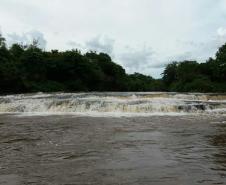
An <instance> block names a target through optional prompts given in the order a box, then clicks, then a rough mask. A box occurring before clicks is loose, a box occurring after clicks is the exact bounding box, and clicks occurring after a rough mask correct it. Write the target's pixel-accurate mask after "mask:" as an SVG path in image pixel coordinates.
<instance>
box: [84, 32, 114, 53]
mask: <svg viewBox="0 0 226 185" xmlns="http://www.w3.org/2000/svg"><path fill="white" fill-rule="evenodd" d="M114 43H115V40H114V39H111V38H109V37H106V36H97V37H95V38H93V39H91V40H89V41H87V42H86V43H85V46H86V47H87V48H88V49H89V50H92V51H97V52H103V53H108V54H110V55H112V54H113V50H114Z"/></svg>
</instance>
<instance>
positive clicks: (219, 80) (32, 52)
mask: <svg viewBox="0 0 226 185" xmlns="http://www.w3.org/2000/svg"><path fill="white" fill-rule="evenodd" d="M140 62H142V61H140ZM40 91H42V92H56V91H64V92H77V91H179V92H226V45H223V46H222V47H221V48H220V49H219V50H218V52H217V54H216V57H215V59H213V58H210V59H209V60H208V61H206V63H198V62H197V61H182V62H172V63H170V64H168V65H167V66H166V68H165V70H164V72H163V74H162V79H154V78H152V77H151V76H146V75H143V74H139V73H134V74H126V72H125V70H124V69H123V68H122V67H121V66H120V65H118V64H116V63H114V62H113V61H112V59H111V58H110V56H109V55H108V54H105V53H96V52H87V53H85V54H82V53H81V52H80V51H79V50H77V49H76V50H70V51H64V52H61V51H58V50H51V51H44V50H42V49H40V48H39V47H38V43H37V42H36V41H34V42H33V43H32V44H30V45H22V44H13V45H12V46H10V47H7V46H6V42H5V39H4V38H3V37H2V36H1V35H0V93H1V94H8V93H27V92H40Z"/></svg>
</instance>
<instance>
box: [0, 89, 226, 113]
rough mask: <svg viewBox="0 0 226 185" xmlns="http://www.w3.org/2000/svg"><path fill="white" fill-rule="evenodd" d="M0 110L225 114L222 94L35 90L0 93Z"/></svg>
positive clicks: (225, 102) (225, 108) (13, 111)
mask: <svg viewBox="0 0 226 185" xmlns="http://www.w3.org/2000/svg"><path fill="white" fill-rule="evenodd" d="M0 113H3V114H4V113H23V114H85V115H90V116H94V115H101V116H103V115H111V116H117V115H119V116H122V115H130V116H136V115H137V116H142V115H175V114H176V115H178V114H179V115H181V114H220V115H222V114H226V94H202V93H186V94H179V93H133V92H130V93H119V92H118V93H115V92H114V93H113V92H112V93H52V94H45V93H36V94H19V95H7V96H0Z"/></svg>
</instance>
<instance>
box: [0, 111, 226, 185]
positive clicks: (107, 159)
mask: <svg viewBox="0 0 226 185" xmlns="http://www.w3.org/2000/svg"><path fill="white" fill-rule="evenodd" d="M0 184H1V185H20V184H26V185H27V184H38V185H52V184H53V185H80V184H81V185H83V184H84V185H88V184H89V185H90V184H94V185H137V184H138V185H149V184H151V185H152V184H153V185H165V184H166V185H177V184H178V185H182V184H183V185H194V184H205V185H210V184H226V117H225V116H220V117H217V116H215V117H214V116H200V115H199V116H198V115H196V116H194V115H193V116H191V115H187V116H149V117H120V118H119V117H118V118H113V117H104V118H103V117H102V118H101V117H81V116H80V117H79V116H69V115H67V116H63V115H61V116H60V115H58V116H54V115H52V116H50V115H49V116H17V115H7V114H5V115H0Z"/></svg>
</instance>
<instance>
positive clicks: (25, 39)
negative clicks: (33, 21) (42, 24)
mask: <svg viewBox="0 0 226 185" xmlns="http://www.w3.org/2000/svg"><path fill="white" fill-rule="evenodd" d="M34 40H37V41H38V46H39V47H40V48H43V49H45V47H46V44H47V41H46V39H45V38H44V34H43V33H42V32H40V31H37V30H32V31H29V32H25V33H22V34H17V33H11V34H8V35H7V41H8V44H9V45H11V44H14V43H22V44H25V45H29V44H31V43H32V42H33V41H34Z"/></svg>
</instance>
